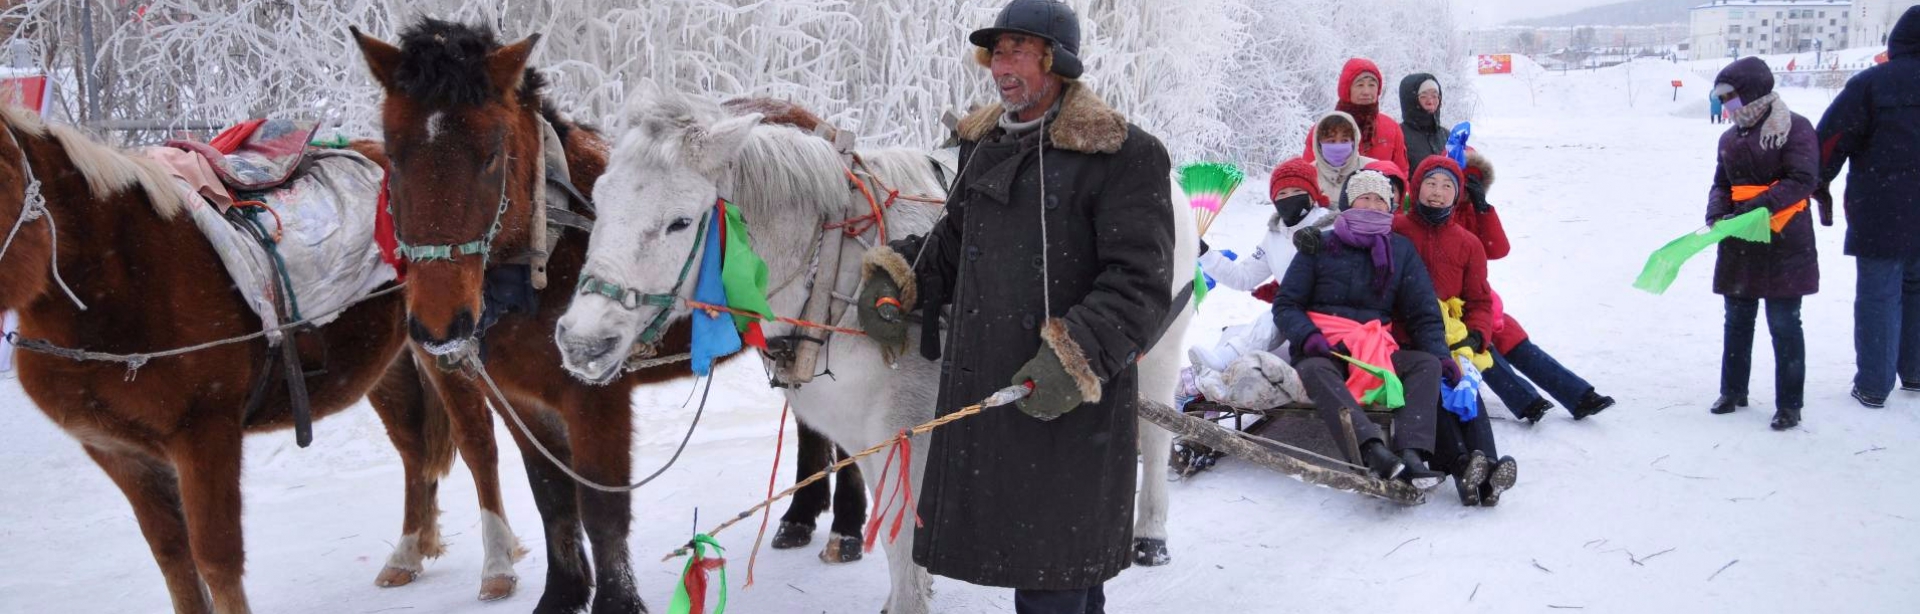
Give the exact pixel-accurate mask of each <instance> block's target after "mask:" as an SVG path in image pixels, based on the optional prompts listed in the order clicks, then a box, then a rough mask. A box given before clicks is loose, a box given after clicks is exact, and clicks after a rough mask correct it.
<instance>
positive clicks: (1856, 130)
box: [1819, 7, 1920, 258]
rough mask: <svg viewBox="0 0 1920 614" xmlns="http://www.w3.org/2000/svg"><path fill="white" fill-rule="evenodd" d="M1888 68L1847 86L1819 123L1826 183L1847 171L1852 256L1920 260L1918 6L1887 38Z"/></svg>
mask: <svg viewBox="0 0 1920 614" xmlns="http://www.w3.org/2000/svg"><path fill="white" fill-rule="evenodd" d="M1887 57H1888V58H1889V59H1888V60H1887V63H1885V64H1881V65H1879V66H1875V67H1873V68H1869V69H1866V70H1865V71H1862V72H1861V73H1860V74H1858V75H1854V77H1853V79H1851V80H1849V81H1847V88H1846V89H1844V90H1841V91H1840V95H1839V96H1838V97H1835V98H1834V99H1833V104H1832V105H1830V106H1828V107H1827V114H1826V116H1825V117H1822V118H1820V130H1819V133H1820V136H1819V138H1820V148H1821V160H1822V165H1821V168H1820V181H1821V185H1822V186H1825V185H1826V184H1827V183H1828V182H1831V181H1833V178H1834V177H1837V176H1839V175H1840V167H1841V166H1843V165H1852V170H1851V171H1850V172H1848V173H1847V194H1846V212H1847V247H1846V249H1847V255H1849V256H1860V257H1864V258H1914V257H1917V256H1920V238H1916V237H1920V7H1913V8H1909V9H1907V12H1906V14H1904V15H1902V16H1901V17H1900V21H1899V22H1898V23H1897V24H1895V25H1894V26H1893V35H1892V36H1891V37H1889V38H1888V39H1887Z"/></svg>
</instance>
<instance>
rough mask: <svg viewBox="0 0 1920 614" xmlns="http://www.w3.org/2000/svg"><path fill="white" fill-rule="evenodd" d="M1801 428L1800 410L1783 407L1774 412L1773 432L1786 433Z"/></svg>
mask: <svg viewBox="0 0 1920 614" xmlns="http://www.w3.org/2000/svg"><path fill="white" fill-rule="evenodd" d="M1796 426H1800V408H1798V407H1782V408H1780V409H1777V410H1774V412H1773V430H1776V431H1784V430H1787V429H1790V428H1793V427H1796Z"/></svg>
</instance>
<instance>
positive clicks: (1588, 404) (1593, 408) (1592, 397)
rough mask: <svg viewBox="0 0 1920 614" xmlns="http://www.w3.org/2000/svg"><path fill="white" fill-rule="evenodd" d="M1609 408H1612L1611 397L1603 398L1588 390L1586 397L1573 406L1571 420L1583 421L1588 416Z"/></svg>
mask: <svg viewBox="0 0 1920 614" xmlns="http://www.w3.org/2000/svg"><path fill="white" fill-rule="evenodd" d="M1609 407H1613V397H1603V396H1600V393H1598V392H1594V391H1592V390H1588V391H1587V395H1586V396H1583V397H1580V404H1579V405H1577V406H1574V408H1573V419H1575V420H1585V419H1587V417H1588V416H1592V415H1594V414H1598V413H1600V412H1603V411H1606V410H1607V408H1609Z"/></svg>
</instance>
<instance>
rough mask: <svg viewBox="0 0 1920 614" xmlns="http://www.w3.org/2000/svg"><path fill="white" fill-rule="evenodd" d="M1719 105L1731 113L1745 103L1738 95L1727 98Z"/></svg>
mask: <svg viewBox="0 0 1920 614" xmlns="http://www.w3.org/2000/svg"><path fill="white" fill-rule="evenodd" d="M1720 105H1721V106H1723V107H1725V108H1726V109H1727V112H1728V113H1733V112H1736V111H1739V110H1740V107H1744V106H1747V103H1745V102H1741V101H1740V97H1739V96H1734V97H1732V98H1728V99H1727V100H1726V102H1722V103H1720Z"/></svg>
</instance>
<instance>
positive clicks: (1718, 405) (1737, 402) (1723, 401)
mask: <svg viewBox="0 0 1920 614" xmlns="http://www.w3.org/2000/svg"><path fill="white" fill-rule="evenodd" d="M1746 406H1747V397H1744V396H1739V397H1737V396H1733V395H1726V394H1723V395H1720V400H1718V401H1714V402H1713V407H1710V408H1708V409H1707V411H1710V412H1713V413H1716V414H1731V413H1733V410H1734V409H1737V408H1741V407H1746Z"/></svg>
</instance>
